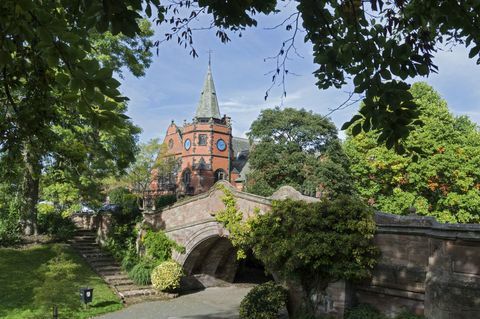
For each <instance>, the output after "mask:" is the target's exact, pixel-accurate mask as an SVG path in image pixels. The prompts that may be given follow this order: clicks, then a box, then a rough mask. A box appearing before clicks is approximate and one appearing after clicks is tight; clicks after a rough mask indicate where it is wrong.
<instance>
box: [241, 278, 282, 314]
mask: <svg viewBox="0 0 480 319" xmlns="http://www.w3.org/2000/svg"><path fill="white" fill-rule="evenodd" d="M286 298H287V293H286V291H285V289H283V288H282V287H281V286H279V285H277V284H275V283H274V282H273V281H269V282H266V283H264V284H261V285H258V286H256V287H254V288H253V289H252V290H250V292H249V293H248V294H247V295H246V296H245V298H243V300H242V302H241V303H240V318H242V319H274V318H277V317H278V312H279V310H280V309H281V308H282V307H284V306H285V300H286Z"/></svg>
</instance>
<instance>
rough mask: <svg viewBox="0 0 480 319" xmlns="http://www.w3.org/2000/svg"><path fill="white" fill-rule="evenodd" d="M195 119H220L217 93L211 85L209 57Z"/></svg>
mask: <svg viewBox="0 0 480 319" xmlns="http://www.w3.org/2000/svg"><path fill="white" fill-rule="evenodd" d="M195 117H196V118H214V119H220V118H221V116H220V108H219V107H218V100H217V93H216V92H215V85H214V84H213V77H212V69H211V65H210V57H209V59H208V71H207V76H206V77H205V82H204V84H203V91H202V94H201V95H200V102H199V103H198V106H197V111H196V112H195Z"/></svg>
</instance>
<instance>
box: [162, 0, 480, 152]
mask: <svg viewBox="0 0 480 319" xmlns="http://www.w3.org/2000/svg"><path fill="white" fill-rule="evenodd" d="M233 3H234V4H233ZM293 3H294V4H296V8H295V9H294V10H293V12H291V13H290V11H288V10H290V9H289V8H288V7H287V6H286V5H285V1H277V0H254V1H246V0H245V1H223V2H222V1H220V2H219V1H212V0H198V1H191V0H184V1H182V0H181V1H177V2H175V3H174V4H172V5H170V6H169V7H167V8H170V9H172V8H173V9H172V10H170V11H169V10H167V11H166V17H167V19H166V20H165V21H166V22H170V23H172V24H173V25H172V28H171V32H168V33H167V34H166V39H172V38H177V40H178V42H179V43H180V44H181V45H184V46H186V47H190V48H192V50H193V55H194V56H195V51H194V48H193V45H192V41H193V40H192V39H193V33H194V32H195V31H194V30H196V29H202V28H201V27H200V28H199V27H198V25H197V26H196V25H195V24H194V22H195V21H196V19H195V18H196V17H197V16H198V15H201V14H204V15H205V14H208V15H211V17H212V23H211V25H210V27H211V28H216V29H217V33H216V35H217V36H218V37H219V38H220V39H221V41H223V42H228V41H230V37H229V36H228V31H240V32H241V30H242V29H244V28H246V27H252V26H256V25H257V20H256V19H257V18H256V15H258V14H259V13H262V14H266V15H269V14H276V13H278V12H283V11H287V12H286V15H287V18H286V19H285V20H284V21H283V23H281V24H279V25H278V28H284V29H285V33H286V36H285V40H284V41H283V42H282V43H279V46H280V48H279V51H278V54H277V55H276V56H274V63H275V62H276V65H275V67H274V69H273V70H272V71H273V77H272V79H273V82H274V83H277V82H281V81H284V79H285V77H286V76H288V74H292V73H294V71H295V70H289V68H288V65H287V64H288V61H289V58H290V57H291V55H292V54H295V52H296V47H295V44H296V42H298V40H300V41H301V40H303V41H305V42H308V43H311V44H312V45H313V61H314V63H315V64H316V65H317V69H316V70H315V71H314V75H315V77H316V78H317V82H316V84H317V86H318V87H319V88H320V89H327V88H330V87H335V88H342V87H344V86H345V85H350V83H352V82H353V86H354V90H353V92H352V93H355V94H359V98H360V99H362V100H363V104H362V105H363V106H362V108H361V109H360V110H359V113H358V114H356V115H355V116H353V117H352V119H351V120H350V121H348V122H347V123H345V125H344V127H343V128H347V127H353V130H352V132H353V134H358V133H359V132H360V131H362V130H363V131H365V132H368V131H370V130H373V131H376V132H378V133H379V136H378V138H379V141H380V142H383V143H385V145H386V146H387V147H388V148H392V147H395V149H396V150H397V152H403V151H404V147H403V146H402V144H403V143H401V142H402V141H403V139H404V138H406V136H407V135H408V133H409V132H410V131H411V130H412V129H413V128H414V127H415V124H418V123H417V122H416V120H417V119H418V105H417V104H416V103H415V100H414V99H413V96H412V95H411V94H410V92H409V88H410V85H409V84H408V82H407V80H408V79H409V78H410V79H411V78H414V77H417V76H428V75H430V74H431V73H436V72H438V68H437V66H436V65H435V63H434V58H435V55H436V53H437V52H438V50H443V49H449V48H451V47H452V46H455V45H461V46H465V47H466V48H468V49H469V54H468V58H471V59H476V61H477V64H480V4H479V3H478V2H477V1H475V0H466V1H435V2H432V1H413V0H391V1H386V0H365V1H360V0H297V1H295V2H293ZM185 7H187V8H189V9H190V10H186V11H185V10H183V11H182V8H185ZM182 14H183V15H182ZM300 30H304V31H305V33H303V32H302V33H301V32H300ZM302 34H305V36H304V37H303V39H298V37H300V35H302ZM289 71H290V72H289ZM272 86H273V84H272ZM267 93H268V92H267ZM267 96H268V94H267Z"/></svg>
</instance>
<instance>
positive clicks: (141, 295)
mask: <svg viewBox="0 0 480 319" xmlns="http://www.w3.org/2000/svg"><path fill="white" fill-rule="evenodd" d="M70 245H71V246H72V247H73V248H74V249H75V250H76V251H77V252H78V253H79V255H81V256H82V257H83V259H84V260H85V261H86V262H87V263H88V264H89V265H90V267H91V268H92V269H93V270H94V271H95V272H96V273H97V274H99V275H100V276H101V277H102V278H103V280H105V282H106V283H108V284H109V285H110V287H112V288H113V290H114V291H115V293H116V294H117V295H118V296H119V297H120V298H121V299H122V301H123V302H124V303H127V304H131V303H137V302H142V301H145V300H158V299H167V298H171V296H169V295H166V294H162V293H158V292H157V291H156V290H155V289H153V288H152V287H151V286H140V285H136V284H135V283H134V282H133V281H132V280H131V279H130V278H129V277H128V275H127V273H126V272H125V271H124V270H123V269H122V268H121V267H120V265H119V264H118V263H117V262H116V261H115V259H114V258H113V256H111V255H110V254H109V253H108V252H105V251H103V250H101V248H100V247H99V246H98V245H97V243H96V242H95V233H93V232H88V231H85V230H82V231H79V232H77V234H76V236H74V237H73V239H72V240H71V241H70Z"/></svg>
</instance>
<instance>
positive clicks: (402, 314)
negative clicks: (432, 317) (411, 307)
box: [395, 311, 425, 319]
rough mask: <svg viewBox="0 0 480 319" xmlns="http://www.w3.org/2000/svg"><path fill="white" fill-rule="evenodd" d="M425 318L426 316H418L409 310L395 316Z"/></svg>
mask: <svg viewBox="0 0 480 319" xmlns="http://www.w3.org/2000/svg"><path fill="white" fill-rule="evenodd" d="M424 318H425V317H424V316H417V315H414V314H412V313H410V312H408V311H404V312H402V313H400V314H399V315H398V316H396V317H395V319H424Z"/></svg>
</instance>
